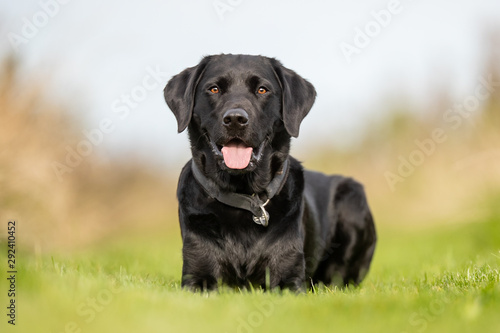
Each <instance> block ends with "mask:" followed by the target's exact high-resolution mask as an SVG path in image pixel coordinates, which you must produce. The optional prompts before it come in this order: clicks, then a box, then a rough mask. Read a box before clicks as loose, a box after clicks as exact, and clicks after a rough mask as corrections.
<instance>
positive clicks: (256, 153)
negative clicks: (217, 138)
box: [207, 135, 266, 170]
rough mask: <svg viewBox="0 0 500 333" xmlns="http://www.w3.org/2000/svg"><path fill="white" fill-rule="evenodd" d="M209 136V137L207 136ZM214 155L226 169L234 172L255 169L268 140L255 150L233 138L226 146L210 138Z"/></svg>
mask: <svg viewBox="0 0 500 333" xmlns="http://www.w3.org/2000/svg"><path fill="white" fill-rule="evenodd" d="M207 136H208V135H207ZM208 138H209V141H210V145H211V146H212V151H213V153H214V154H215V155H216V156H217V157H219V158H220V159H221V160H222V161H223V164H224V166H225V167H227V168H229V169H232V170H245V169H247V170H250V169H254V168H255V166H256V163H257V162H258V161H259V160H260V159H261V157H262V152H263V150H264V145H265V143H266V140H264V141H263V142H262V143H261V144H260V145H259V146H258V147H256V148H254V147H252V146H251V145H248V144H247V143H245V142H244V141H243V140H241V139H238V138H232V139H230V140H228V141H227V142H225V143H224V144H220V145H219V144H216V143H215V142H214V141H213V140H212V138H210V136H208Z"/></svg>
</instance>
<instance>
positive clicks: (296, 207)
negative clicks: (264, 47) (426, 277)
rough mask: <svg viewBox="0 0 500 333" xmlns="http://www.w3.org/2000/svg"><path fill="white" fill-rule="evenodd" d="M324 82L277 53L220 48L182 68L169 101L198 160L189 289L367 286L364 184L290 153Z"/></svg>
mask: <svg viewBox="0 0 500 333" xmlns="http://www.w3.org/2000/svg"><path fill="white" fill-rule="evenodd" d="M315 97H316V92H315V90H314V87H313V86H312V85H311V84H310V83H309V82H307V81H306V80H304V79H303V78H302V77H300V76H299V75H297V74H296V73H295V72H293V71H292V70H289V69H287V68H285V67H283V66H282V65H281V63H280V62H279V61H277V60H276V59H273V58H267V57H262V56H249V55H215V56H208V57H205V58H203V60H202V61H201V62H200V63H199V64H198V65H197V66H195V67H191V68H188V69H186V70H184V71H183V72H181V73H180V74H178V75H176V76H174V77H173V78H172V79H171V80H170V81H169V82H168V84H167V86H166V88H165V100H166V102H167V104H168V106H169V107H170V109H171V110H172V111H173V113H174V114H175V117H176V119H177V123H178V130H179V132H182V131H184V129H186V127H187V128H188V131H189V139H190V142H191V151H192V155H193V158H192V160H190V161H189V162H188V163H187V164H186V166H185V167H184V168H183V170H182V172H181V175H180V179H179V185H178V189H177V197H178V200H179V219H180V225H181V233H182V240H183V249H182V251H183V268H182V286H184V287H188V288H191V289H214V288H217V286H218V283H225V284H227V285H230V286H238V287H248V286H250V285H252V286H262V287H263V288H274V287H277V286H279V287H281V288H284V287H288V288H290V289H293V290H298V289H303V287H304V286H305V284H306V283H307V284H314V283H318V282H323V283H325V284H331V283H336V284H340V285H347V284H348V283H354V284H358V283H359V282H360V281H361V280H362V279H363V277H364V275H365V274H366V272H367V271H368V268H369V266H370V262H371V259H372V255H373V251H374V249H375V242H376V234H375V227H374V224H373V219H372V216H371V213H370V210H369V208H368V205H367V202H366V198H365V194H364V191H363V188H362V186H361V185H360V184H359V183H357V182H356V181H354V180H352V179H350V178H344V177H341V176H325V175H323V174H321V173H316V172H310V171H304V170H303V168H302V166H301V164H300V163H299V162H298V161H297V160H295V159H294V158H292V157H290V156H289V154H288V153H289V148H290V139H291V136H293V137H297V136H298V135H299V126H300V123H301V121H302V119H303V118H304V117H305V116H306V115H307V113H308V112H309V110H310V109H311V107H312V105H313V103H314V99H315Z"/></svg>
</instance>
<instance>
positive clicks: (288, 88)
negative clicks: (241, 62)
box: [271, 59, 316, 138]
mask: <svg viewBox="0 0 500 333" xmlns="http://www.w3.org/2000/svg"><path fill="white" fill-rule="evenodd" d="M271 64H272V66H273V69H274V72H275V73H276V76H277V78H278V81H279V82H280V85H281V90H282V101H281V112H282V117H283V122H284V123H285V128H286V130H287V132H288V134H290V135H291V136H293V137H295V138H296V137H298V136H299V128H300V123H301V122H302V120H303V119H304V117H305V116H306V115H307V114H308V113H309V110H311V107H312V105H313V104H314V100H315V98H316V90H315V89H314V86H313V85H312V84H311V83H309V82H308V81H307V80H305V79H304V78H302V77H301V76H300V75H298V74H297V73H295V72H294V71H292V70H290V69H288V68H286V67H284V66H283V65H282V64H281V63H280V62H279V61H278V60H276V59H271Z"/></svg>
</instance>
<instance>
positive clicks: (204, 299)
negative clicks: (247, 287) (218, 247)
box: [0, 219, 500, 333]
mask: <svg viewBox="0 0 500 333" xmlns="http://www.w3.org/2000/svg"><path fill="white" fill-rule="evenodd" d="M379 229H380V230H379V245H378V248H377V250H376V254H375V258H374V262H373V265H372V269H371V271H370V273H369V275H368V276H367V278H366V279H365V281H364V282H363V284H362V285H361V286H360V287H358V288H349V289H345V290H339V289H330V288H327V287H324V286H322V287H319V288H318V289H317V290H316V293H312V292H309V293H307V294H299V295H296V294H293V293H290V292H287V291H285V292H282V293H279V292H267V293H266V292H262V291H260V290H254V291H237V290H229V289H226V288H224V289H222V290H220V291H219V292H212V293H203V294H193V293H190V292H187V291H183V290H181V288H180V271H181V264H182V261H181V252H180V248H181V243H180V235H178V234H177V233H172V232H170V233H167V232H165V233H157V234H156V235H155V236H150V237H146V236H143V237H142V238H140V237H138V236H135V237H122V238H121V239H117V240H113V241H111V242H108V243H107V244H101V245H96V246H93V247H92V248H91V249H89V250H86V251H80V252H71V253H66V254H62V253H58V254H41V255H38V256H36V255H34V254H29V253H27V251H21V253H18V262H19V272H18V285H17V289H18V297H17V303H18V308H17V311H18V312H17V325H16V326H15V328H13V327H10V325H9V326H8V325H7V324H6V321H7V319H6V316H5V315H4V313H5V312H6V310H5V306H6V302H7V298H6V290H7V284H6V279H4V278H2V279H1V280H0V281H1V282H0V295H1V296H0V300H1V301H2V302H1V308H2V309H4V310H2V316H1V317H0V318H2V319H1V321H2V322H1V323H0V328H1V329H0V331H1V332H5V331H8V332H10V331H12V332H54V333H60V332H419V333H420V332H499V331H500V283H499V282H500V220H497V219H491V220H490V221H485V222H482V223H473V224H469V225H462V226H447V227H445V226H441V227H436V228H433V229H431V230H429V229H427V230H419V231H415V230H408V229H402V230H394V229H386V228H379ZM2 248H4V249H5V246H2ZM1 252H2V254H1V255H0V262H1V263H2V264H1V266H2V267H5V262H6V257H5V252H6V251H4V250H2V251H1ZM2 271H4V269H2ZM5 327H7V330H5V329H4V328H5Z"/></svg>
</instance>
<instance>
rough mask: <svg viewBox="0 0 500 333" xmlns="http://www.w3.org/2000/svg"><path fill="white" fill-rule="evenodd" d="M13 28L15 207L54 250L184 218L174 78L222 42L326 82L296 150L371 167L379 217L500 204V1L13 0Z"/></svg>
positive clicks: (328, 162)
mask: <svg viewBox="0 0 500 333" xmlns="http://www.w3.org/2000/svg"><path fill="white" fill-rule="evenodd" d="M0 32H1V34H2V39H1V41H0V61H1V65H0V124H1V125H0V126H1V127H0V189H1V190H0V218H1V220H2V221H7V220H8V219H15V220H17V221H19V228H18V233H19V235H21V236H20V237H19V241H20V242H22V243H23V244H25V245H26V247H27V248H28V249H30V250H32V251H35V252H37V253H43V252H45V251H57V250H63V251H66V250H71V249H78V248H85V247H88V246H91V245H93V244H98V243H100V242H104V241H107V240H109V239H110V238H112V237H121V236H125V235H143V236H147V235H152V234H157V233H158V232H164V233H171V234H179V229H178V222H177V202H176V198H175V188H176V183H177V177H178V174H179V172H180V169H181V167H182V166H183V164H184V163H185V162H186V161H187V160H188V159H189V158H190V155H189V154H190V152H189V144H188V139H187V135H186V133H182V134H177V132H176V128H177V125H176V122H175V118H174V116H173V115H172V113H171V112H170V110H169V109H168V108H167V106H166V105H165V103H164V100H163V88H164V86H165V84H166V82H167V81H168V80H169V78H170V77H171V76H173V75H175V74H177V73H178V72H180V71H182V70H183V69H184V68H186V67H190V66H193V65H195V64H197V63H198V61H199V60H200V59H201V57H202V56H204V55H208V54H217V53H248V54H261V55H266V56H271V57H276V58H278V59H279V60H281V61H282V62H283V64H284V65H285V66H286V67H289V68H291V69H293V70H295V71H296V72H298V73H299V74H300V75H302V76H303V77H305V78H307V79H308V80H309V81H310V82H311V83H313V85H314V86H315V87H316V89H317V92H318V97H317V100H316V101H317V102H316V104H315V105H314V107H313V109H312V111H311V113H310V114H309V115H308V116H307V117H306V119H305V120H304V122H303V125H302V127H301V135H300V137H299V138H298V139H294V140H293V141H292V146H293V148H292V154H293V155H294V156H295V157H297V158H298V159H299V160H301V161H303V162H304V165H305V167H307V168H314V169H317V170H320V171H323V172H326V173H342V174H345V175H349V176H352V177H354V178H356V179H358V180H360V181H361V182H363V183H364V185H365V188H366V190H367V192H368V197H369V202H370V205H371V206H372V209H373V211H374V216H375V219H376V223H377V225H378V226H379V228H382V229H384V228H386V229H392V230H396V231H397V230H400V229H401V228H405V229H407V228H430V227H431V226H434V225H440V226H442V225H456V224H463V223H475V222H480V221H482V220H484V219H488V218H490V217H491V216H492V215H495V216H499V215H500V205H499V202H500V201H499V200H500V131H499V129H500V2H499V1H496V0H477V1H472V0H462V1H451V0H439V1H429V0H428V1H425V0H421V1H410V0H401V1H356V2H352V3H347V2H345V1H342V2H341V1H330V2H326V1H309V2H307V3H306V2H304V1H288V2H286V5H284V3H283V2H278V1H245V0H197V1H189V2H187V1H184V2H181V1H159V0H158V1H155V0H146V1H142V2H140V3H139V2H133V1H106V2H102V1H99V2H98V1H95V0H90V1H85V2H83V1H79V0H72V1H68V0H64V1H63V0H40V1H38V0H37V1H30V0H25V1H18V2H12V1H5V0H2V1H1V2H0ZM2 232H4V231H3V230H2ZM179 237H180V234H179Z"/></svg>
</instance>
